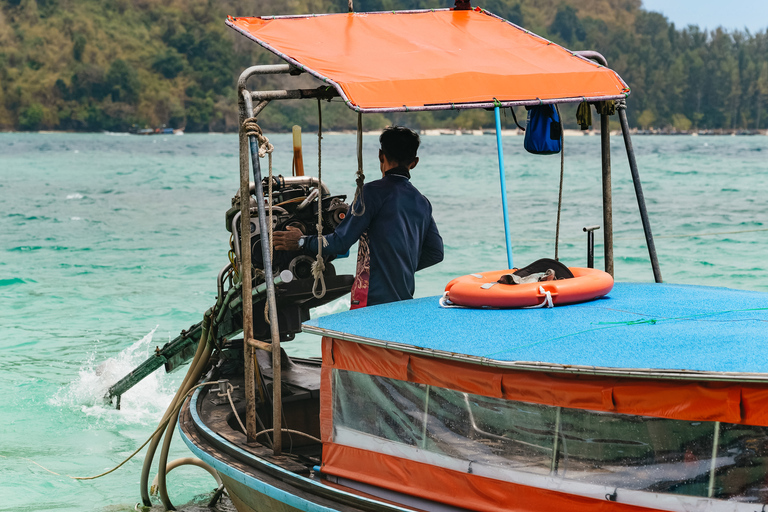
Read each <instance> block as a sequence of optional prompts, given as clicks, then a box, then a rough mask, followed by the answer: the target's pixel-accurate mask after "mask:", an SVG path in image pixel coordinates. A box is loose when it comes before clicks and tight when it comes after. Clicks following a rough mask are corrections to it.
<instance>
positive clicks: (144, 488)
mask: <svg viewBox="0 0 768 512" xmlns="http://www.w3.org/2000/svg"><path fill="white" fill-rule="evenodd" d="M211 314H212V311H211V310H208V311H206V314H205V316H204V317H203V329H202V333H201V334H200V342H199V343H198V345H197V351H196V352H195V356H194V357H193V359H192V363H190V365H189V369H188V370H187V374H186V376H185V377H184V381H183V382H182V384H181V386H179V389H178V391H176V395H174V397H173V400H171V403H170V405H168V408H167V409H166V411H165V413H164V414H163V418H162V419H161V420H160V423H161V424H164V423H165V422H166V421H167V420H168V419H169V417H170V416H171V414H172V413H173V411H174V410H175V408H176V405H177V402H178V401H179V399H180V398H182V397H184V396H185V393H184V392H183V390H184V389H185V388H186V387H187V383H188V382H189V381H190V380H191V379H190V377H191V376H192V373H193V371H194V369H195V368H196V366H197V363H198V362H199V359H200V357H201V356H202V355H203V352H205V348H206V346H207V345H208V333H209V331H210V329H211V322H210V315H211ZM196 381H197V379H195V380H193V381H192V382H196ZM162 436H163V432H162V429H160V428H159V429H158V430H157V431H156V432H155V434H154V435H153V436H152V441H151V442H150V444H149V447H148V448H147V454H146V456H145V457H144V465H143V466H142V467H141V478H140V480H139V488H140V491H141V501H142V502H143V503H144V505H145V506H147V507H151V506H152V502H151V501H150V499H149V485H148V483H149V472H150V469H151V467H152V460H153V459H154V458H155V451H156V450H157V445H158V444H160V439H161V438H162Z"/></svg>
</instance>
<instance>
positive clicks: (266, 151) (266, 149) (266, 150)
mask: <svg viewBox="0 0 768 512" xmlns="http://www.w3.org/2000/svg"><path fill="white" fill-rule="evenodd" d="M259 131H261V128H259ZM258 139H259V158H264V155H269V185H268V190H267V194H269V201H268V202H267V204H268V206H269V221H268V224H269V225H268V226H267V232H268V233H269V259H270V261H274V254H275V244H274V241H273V238H272V233H273V231H274V230H273V229H272V228H273V227H274V225H273V224H272V151H274V149H275V147H274V146H273V145H272V144H271V143H270V142H269V139H268V138H266V137H265V136H264V134H261V135H260V136H258ZM257 186H261V184H257ZM264 279H265V280H266V276H264ZM264 320H266V321H267V324H269V323H270V322H269V301H266V302H265V303H264ZM238 419H239V418H238Z"/></svg>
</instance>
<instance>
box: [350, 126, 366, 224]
mask: <svg viewBox="0 0 768 512" xmlns="http://www.w3.org/2000/svg"><path fill="white" fill-rule="evenodd" d="M355 181H356V182H357V189H356V190H355V198H354V199H353V200H352V208H351V209H350V211H351V212H352V215H354V216H355V217H359V216H361V215H362V214H364V213H365V200H364V199H363V185H364V184H365V174H363V114H362V113H361V112H358V113H357V178H356V179H355ZM358 200H360V211H358V210H357V207H356V205H357V201H358Z"/></svg>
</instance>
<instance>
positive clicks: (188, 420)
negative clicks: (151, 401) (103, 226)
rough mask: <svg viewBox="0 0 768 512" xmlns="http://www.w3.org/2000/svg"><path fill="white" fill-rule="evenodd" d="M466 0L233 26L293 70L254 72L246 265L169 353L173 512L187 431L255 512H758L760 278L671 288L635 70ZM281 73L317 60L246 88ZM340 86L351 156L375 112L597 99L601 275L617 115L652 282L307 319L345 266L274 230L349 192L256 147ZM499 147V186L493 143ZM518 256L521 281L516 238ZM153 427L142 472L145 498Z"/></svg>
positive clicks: (762, 377)
mask: <svg viewBox="0 0 768 512" xmlns="http://www.w3.org/2000/svg"><path fill="white" fill-rule="evenodd" d="M462 7H466V6H457V7H455V8H453V9H435V10H420V11H402V12H380V13H357V12H349V13H341V14H328V15H311V16H272V17H230V18H229V19H227V21H226V23H227V25H229V26H230V27H231V28H233V29H234V30H236V31H238V32H240V33H241V34H243V35H244V36H245V37H248V38H249V39H251V40H253V41H255V42H256V43H257V44H259V45H260V46H262V47H263V48H266V49H267V50H269V51H271V52H273V53H274V54H275V55H277V56H279V57H280V58H282V59H283V60H284V61H285V63H284V64H280V65H262V66H254V67H251V68H248V69H246V70H245V71H244V72H243V73H242V75H241V76H240V79H239V82H238V99H239V114H240V121H241V125H242V128H241V130H240V138H239V141H240V189H239V192H238V194H237V195H236V196H235V197H234V199H233V202H232V208H231V209H230V210H229V211H228V212H227V214H226V226H227V229H228V230H229V231H230V232H231V233H232V240H233V241H232V251H231V256H232V258H231V261H230V262H227V264H226V265H225V266H224V267H223V268H222V270H221V272H220V273H219V277H218V299H217V303H216V304H215V305H214V306H213V307H212V308H211V309H210V310H209V311H207V312H206V314H205V316H204V319H203V321H202V322H201V323H200V324H198V325H196V326H193V328H191V329H190V330H189V331H185V332H184V333H182V336H180V338H178V339H177V340H175V341H174V342H172V343H170V344H169V345H168V346H166V347H164V348H163V351H158V355H157V357H156V358H155V361H156V362H157V361H160V363H157V364H161V363H165V364H166V365H170V366H175V365H176V366H177V365H178V364H179V363H180V362H181V361H183V360H184V359H188V358H190V357H192V363H191V365H190V368H189V371H188V373H187V376H186V378H185V379H184V382H183V384H182V386H181V388H180V389H179V391H178V393H177V395H176V398H175V399H174V401H173V403H172V404H171V406H170V407H169V409H168V412H167V413H166V415H165V416H164V418H163V423H162V424H161V426H162V427H164V428H165V430H166V434H165V441H164V442H163V445H162V450H161V452H160V456H159V467H158V483H157V486H158V489H159V492H160V496H161V499H162V501H163V503H164V505H165V506H166V507H167V508H169V509H170V508H172V507H173V504H172V502H171V500H170V497H169V496H168V493H167V489H166V483H165V480H166V478H165V476H166V473H167V471H169V470H170V469H171V468H172V466H173V465H174V463H169V462H168V461H167V453H168V449H167V447H168V444H169V443H170V438H171V434H172V433H173V430H174V429H175V428H178V430H179V432H180V433H181V437H182V439H183V440H184V442H185V443H186V444H187V446H188V447H189V449H190V451H191V452H192V453H193V454H194V455H195V456H196V457H197V458H198V459H199V460H198V461H197V463H198V464H199V465H202V466H204V467H205V468H206V469H208V470H209V471H210V472H211V473H212V474H214V475H216V477H217V479H218V480H219V481H220V483H221V487H220V489H219V490H220V492H224V491H226V493H227V494H228V495H229V497H230V498H231V500H232V502H233V503H234V505H235V506H236V507H237V509H238V510H239V511H240V512H248V511H259V512H264V511H266V510H275V511H305V512H310V511H343V512H347V511H382V512H384V511H387V512H390V511H455V510H473V511H486V510H487V511H491V510H492V511H532V512H533V511H541V512H544V511H551V510H568V511H593V510H605V511H622V512H623V511H626V512H640V511H644V510H665V511H691V510H706V511H744V512H754V511H758V510H764V509H765V504H766V503H768V435H767V433H768V430H767V429H766V427H768V362H767V360H766V358H765V357H761V356H760V354H765V341H766V332H768V331H766V325H768V324H766V322H768V294H765V293H757V292H749V291H739V290H732V289H725V288H712V287H703V286H681V285H674V284H662V282H661V281H662V279H661V272H660V269H659V265H658V260H657V258H656V253H655V248H654V245H653V237H652V232H651V227H650V223H649V221H648V216H647V213H646V209H645V201H644V198H643V193H642V187H641V184H640V179H639V174H638V169H637V165H636V162H635V157H634V153H633V149H632V144H631V140H630V135H629V129H628V124H627V116H626V107H627V97H628V95H629V88H628V86H627V85H626V84H625V83H624V81H623V80H622V79H621V78H620V77H619V76H618V74H617V73H615V72H614V71H613V70H611V69H610V68H608V67H607V63H606V62H605V60H604V59H603V58H602V56H601V55H600V54H598V53H596V52H574V51H570V50H568V49H566V48H563V47H561V46H559V45H557V44H554V43H552V42H550V41H548V40H546V39H544V38H541V37H539V36H537V35H535V34H533V33H531V32H529V31H526V30H525V29H523V28H521V27H518V26H516V25H514V24H512V23H510V22H508V21H505V20H503V19H501V18H499V17H497V16H495V15H493V14H491V13H489V12H487V11H485V10H483V9H480V8H475V9H467V8H462ZM266 74H283V75H285V76H286V80H288V79H290V77H291V76H297V75H304V74H309V75H311V76H312V77H314V78H316V79H317V80H319V81H320V85H319V86H318V87H317V88H314V89H298V88H297V89H286V90H259V91H256V90H250V89H249V88H248V80H249V79H250V78H251V77H255V76H260V75H266ZM337 97H338V98H341V99H342V100H343V101H344V102H345V103H346V104H347V105H348V106H349V107H350V108H351V109H353V110H354V111H355V112H357V113H358V126H359V128H358V158H359V154H360V151H361V150H360V146H361V141H362V135H361V133H362V122H361V119H362V116H363V115H365V114H368V113H386V112H418V111H425V110H449V109H470V108H485V109H491V110H493V111H494V114H495V117H496V120H497V134H498V129H499V113H500V111H502V110H503V109H505V108H510V107H520V106H526V107H536V106H539V105H562V104H567V103H574V104H577V103H579V104H585V105H586V108H588V109H592V108H595V109H596V110H597V112H598V113H599V115H600V126H601V143H602V145H601V146H602V176H603V209H604V219H603V221H604V224H603V226H602V232H603V236H604V250H605V258H604V261H605V273H607V274H609V275H612V274H613V252H612V247H613V245H612V220H611V211H612V210H611V194H610V190H611V186H610V176H611V164H610V140H611V139H610V133H609V120H610V117H611V116H614V115H617V116H618V118H619V121H620V124H621V128H622V133H623V142H624V143H625V146H626V150H627V155H628V160H629V167H630V170H631V172H632V177H633V182H634V186H635V191H636V195H637V200H638V207H639V210H640V214H641V215H640V217H641V221H642V224H643V228H644V232H645V237H646V242H647V246H648V250H649V256H650V260H651V263H652V270H653V274H654V280H655V281H656V282H655V283H615V284H613V287H612V288H610V287H608V288H607V289H601V291H600V292H599V294H598V295H600V297H597V298H595V299H594V300H583V299H581V298H579V300H577V301H575V302H576V303H574V304H568V305H558V304H557V303H556V300H555V299H556V297H555V296H556V294H557V290H556V289H555V288H552V287H551V286H550V285H551V283H557V281H552V282H551V283H550V282H542V283H537V286H535V287H534V291H533V293H536V294H538V295H537V299H536V300H535V301H534V302H535V303H536V302H539V301H541V304H538V305H541V306H543V307H536V308H494V307H471V308H468V307H450V306H456V304H453V303H452V302H451V301H450V300H448V299H450V297H449V295H448V299H446V297H427V298H421V299H415V300H408V301H403V302H397V303H391V304H384V305H379V306H372V307H367V308H363V309H357V310H353V311H348V312H344V313H339V314H334V315H329V316H324V317H320V318H316V319H312V320H310V319H309V309H310V308H311V307H315V306H317V305H320V304H323V303H326V302H328V301H329V300H332V299H335V298H338V297H340V296H342V295H344V294H345V293H347V292H348V291H349V289H350V286H351V284H352V280H353V276H348V275H336V273H335V270H334V268H333V263H332V258H329V257H328V256H323V255H322V254H320V255H318V256H317V259H314V258H313V257H308V256H307V255H305V254H301V253H298V252H297V253H295V254H292V253H285V252H275V253H274V254H273V253H272V252H271V251H270V247H269V243H268V240H269V238H268V236H267V233H269V232H270V230H271V229H284V227H285V226H288V225H293V226H300V227H301V228H302V229H303V230H305V232H306V233H310V234H328V233H331V232H332V231H333V230H334V228H335V227H336V226H338V225H339V223H340V222H343V219H344V217H345V215H346V214H347V208H348V204H347V203H346V202H345V201H346V197H345V196H334V195H332V194H331V193H330V191H329V190H328V189H327V187H326V186H325V185H324V184H323V182H322V177H321V176H318V177H316V178H315V177H307V176H302V175H296V176H290V177H282V176H274V175H272V173H271V167H270V175H269V176H265V175H264V169H263V168H262V166H263V164H262V163H261V162H260V157H259V151H260V150H261V151H262V153H268V152H269V147H268V146H269V145H268V144H267V143H266V142H265V141H264V138H263V134H262V133H261V130H260V128H259V127H258V125H257V123H256V120H255V118H256V116H258V115H259V113H260V112H261V111H262V110H263V109H264V108H266V107H267V106H268V105H269V104H270V103H272V102H275V101H280V100H285V99H302V98H306V99H308V100H310V101H316V102H318V105H319V104H320V103H321V101H322V100H327V99H331V98H337ZM499 140H500V139H499ZM350 153H351V154H352V153H353V152H352V151H350ZM262 156H263V155H262ZM499 160H500V169H501V176H502V178H503V154H502V153H501V145H500V144H499ZM251 170H252V172H253V174H252V175H251ZM502 185H503V183H502ZM502 190H503V187H502ZM504 219H505V223H506V219H507V215H506V211H505V212H504ZM590 234H591V232H590ZM508 256H509V270H508V272H509V273H510V274H512V273H514V266H513V264H512V261H511V260H512V258H511V250H510V249H509V246H508ZM318 261H321V262H323V263H324V265H323V267H324V270H322V269H321V271H319V272H318V271H317V268H319V267H318V265H317V262H318ZM313 267H314V269H315V271H314V272H313ZM490 270H494V269H467V272H468V273H469V272H483V271H490ZM469 275H470V276H472V274H469ZM478 275H481V274H478ZM457 277H458V276H457ZM468 279H470V280H471V277H469V278H468ZM494 279H495V278H494ZM488 284H489V285H491V287H493V286H498V287H501V286H512V285H510V284H494V283H493V282H490V283H488ZM539 284H540V286H539ZM552 286H554V285H552ZM478 293H481V292H478ZM448 294H450V290H448ZM265 305H266V306H267V307H266V311H267V313H265ZM546 306H555V307H546ZM300 330H303V331H305V332H308V333H312V334H316V335H318V336H321V337H322V341H321V344H322V358H318V359H311V358H310V359H303V360H302V359H298V358H289V357H288V356H287V355H286V353H285V351H284V350H283V349H281V343H284V342H288V341H290V340H291V339H292V338H293V337H294V335H295V334H296V333H297V332H299V331H300ZM193 342H198V344H197V349H196V351H194V344H193ZM193 351H194V355H193ZM153 364H154V363H153ZM137 370H138V369H137ZM147 371H151V369H149V368H148V367H146V368H142V370H141V372H139V373H141V374H145V373H146V372H147ZM137 375H138V373H137ZM129 377H130V376H129ZM136 378H139V377H137V376H133V377H131V378H128V381H126V383H122V384H120V385H119V386H116V387H114V388H113V389H111V390H110V397H111V398H114V397H118V399H119V396H120V394H121V393H123V392H124V391H125V390H126V389H127V388H128V387H129V386H130V382H129V381H131V379H133V380H135V379H136ZM121 382H122V381H121ZM177 418H178V427H177ZM162 430H163V429H158V433H157V435H156V436H155V438H154V439H153V441H152V443H151V444H150V446H149V449H148V452H147V457H146V460H145V464H144V471H143V474H142V482H141V491H142V499H143V500H144V503H145V505H149V504H150V503H151V502H150V501H149V492H148V489H147V487H148V485H147V484H148V477H149V474H150V471H151V464H152V462H153V460H155V459H156V457H155V455H156V452H157V449H158V448H159V447H160V441H161V439H162ZM218 494H220V493H218ZM218 494H217V495H216V496H214V500H215V499H216V498H217V497H218Z"/></svg>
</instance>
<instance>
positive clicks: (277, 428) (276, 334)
mask: <svg viewBox="0 0 768 512" xmlns="http://www.w3.org/2000/svg"><path fill="white" fill-rule="evenodd" d="M242 97H243V100H244V102H245V110H246V114H247V115H248V117H252V116H253V101H252V100H251V95H250V93H249V92H248V91H242ZM248 139H249V140H248V142H249V144H250V147H251V165H252V166H253V182H254V184H255V185H256V205H257V207H258V209H259V233H260V235H261V244H260V245H261V256H262V259H263V261H264V279H265V281H266V284H267V309H268V312H269V331H270V335H271V338H272V428H273V432H272V436H273V437H272V449H273V452H274V454H275V455H280V453H282V447H283V442H282V437H283V436H282V407H283V404H282V383H281V380H282V379H281V372H280V369H281V362H280V359H281V358H280V328H279V326H278V320H277V299H276V297H275V282H274V276H273V275H272V255H271V254H270V246H269V240H268V239H267V238H265V237H266V236H267V233H269V228H268V227H267V212H266V208H265V207H264V191H263V189H262V187H261V163H260V162H259V143H258V141H257V140H256V136H255V135H250V136H248ZM247 197H249V196H247ZM249 230H250V229H249ZM247 263H249V264H250V259H249V260H247ZM243 285H245V283H243ZM248 288H249V290H248V298H250V297H251V294H250V288H251V286H250V283H249V286H248ZM252 309H253V308H252V307H251V310H252ZM245 311H246V303H245V292H243V313H245ZM252 337H253V336H250V337H248V338H246V337H245V332H243V338H244V339H246V340H249V339H251V338H252ZM246 345H248V344H247V343H246Z"/></svg>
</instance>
